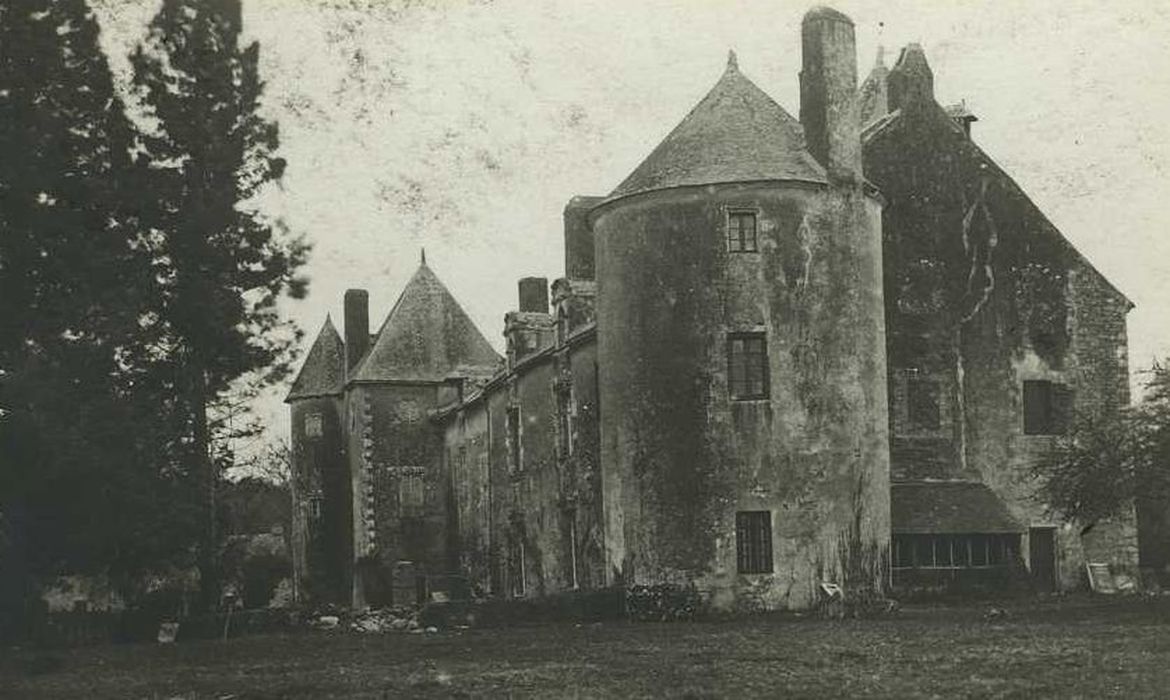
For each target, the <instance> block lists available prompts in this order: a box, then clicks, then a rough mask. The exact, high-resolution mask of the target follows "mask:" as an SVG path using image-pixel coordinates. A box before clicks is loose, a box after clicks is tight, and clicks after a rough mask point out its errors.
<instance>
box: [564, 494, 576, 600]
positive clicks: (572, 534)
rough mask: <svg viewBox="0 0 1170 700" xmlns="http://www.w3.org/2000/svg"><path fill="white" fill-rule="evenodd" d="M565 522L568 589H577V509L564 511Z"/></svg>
mask: <svg viewBox="0 0 1170 700" xmlns="http://www.w3.org/2000/svg"><path fill="white" fill-rule="evenodd" d="M565 520H567V521H568V524H569V527H568V532H567V535H568V540H569V541H568V542H567V543H566V544H567V545H568V549H569V552H568V554H569V557H568V559H569V572H568V573H569V576H568V578H569V587H570V588H577V586H578V581H577V509H576V508H570V509H568V510H567V511H565Z"/></svg>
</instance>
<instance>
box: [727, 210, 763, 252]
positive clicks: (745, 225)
mask: <svg viewBox="0 0 1170 700" xmlns="http://www.w3.org/2000/svg"><path fill="white" fill-rule="evenodd" d="M727 250H728V251H729V252H732V253H755V252H757V251H758V250H759V248H758V247H757V246H756V213H755V212H751V211H730V212H728V213H727Z"/></svg>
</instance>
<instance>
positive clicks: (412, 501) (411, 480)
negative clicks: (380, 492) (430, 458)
mask: <svg viewBox="0 0 1170 700" xmlns="http://www.w3.org/2000/svg"><path fill="white" fill-rule="evenodd" d="M419 472H420V473H403V474H401V475H399V477H398V514H399V515H400V516H402V517H410V516H418V515H422V512H423V509H424V507H425V506H426V485H425V484H424V483H423V475H422V473H421V470H419Z"/></svg>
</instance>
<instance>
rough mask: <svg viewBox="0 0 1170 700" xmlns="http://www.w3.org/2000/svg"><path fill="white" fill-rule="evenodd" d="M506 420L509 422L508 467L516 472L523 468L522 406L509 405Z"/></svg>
mask: <svg viewBox="0 0 1170 700" xmlns="http://www.w3.org/2000/svg"><path fill="white" fill-rule="evenodd" d="M505 421H506V422H507V424H508V425H507V430H508V469H509V470H510V471H511V472H513V473H515V472H518V471H520V470H521V469H522V468H523V462H521V453H520V407H519V406H509V407H508V412H507V414H506V418H505Z"/></svg>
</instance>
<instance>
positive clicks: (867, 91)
mask: <svg viewBox="0 0 1170 700" xmlns="http://www.w3.org/2000/svg"><path fill="white" fill-rule="evenodd" d="M885 55H886V49H885V47H884V46H878V50H877V60H876V61H875V62H874V66H873V70H871V71H870V72H869V76H868V77H867V78H866V79H865V81H864V82H863V83H861V87H860V88H858V95H859V99H858V102H859V103H860V109H861V125H862V127H864V126H866V125H867V124H869V123H870V122H873V121H874V120H876V119H881V118H882V117H884V116H886V115H887V114H889V113H890V101H889V96H888V95H887V87H886V81H887V79H888V78H889V75H890V69H889V68H886V60H885Z"/></svg>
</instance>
